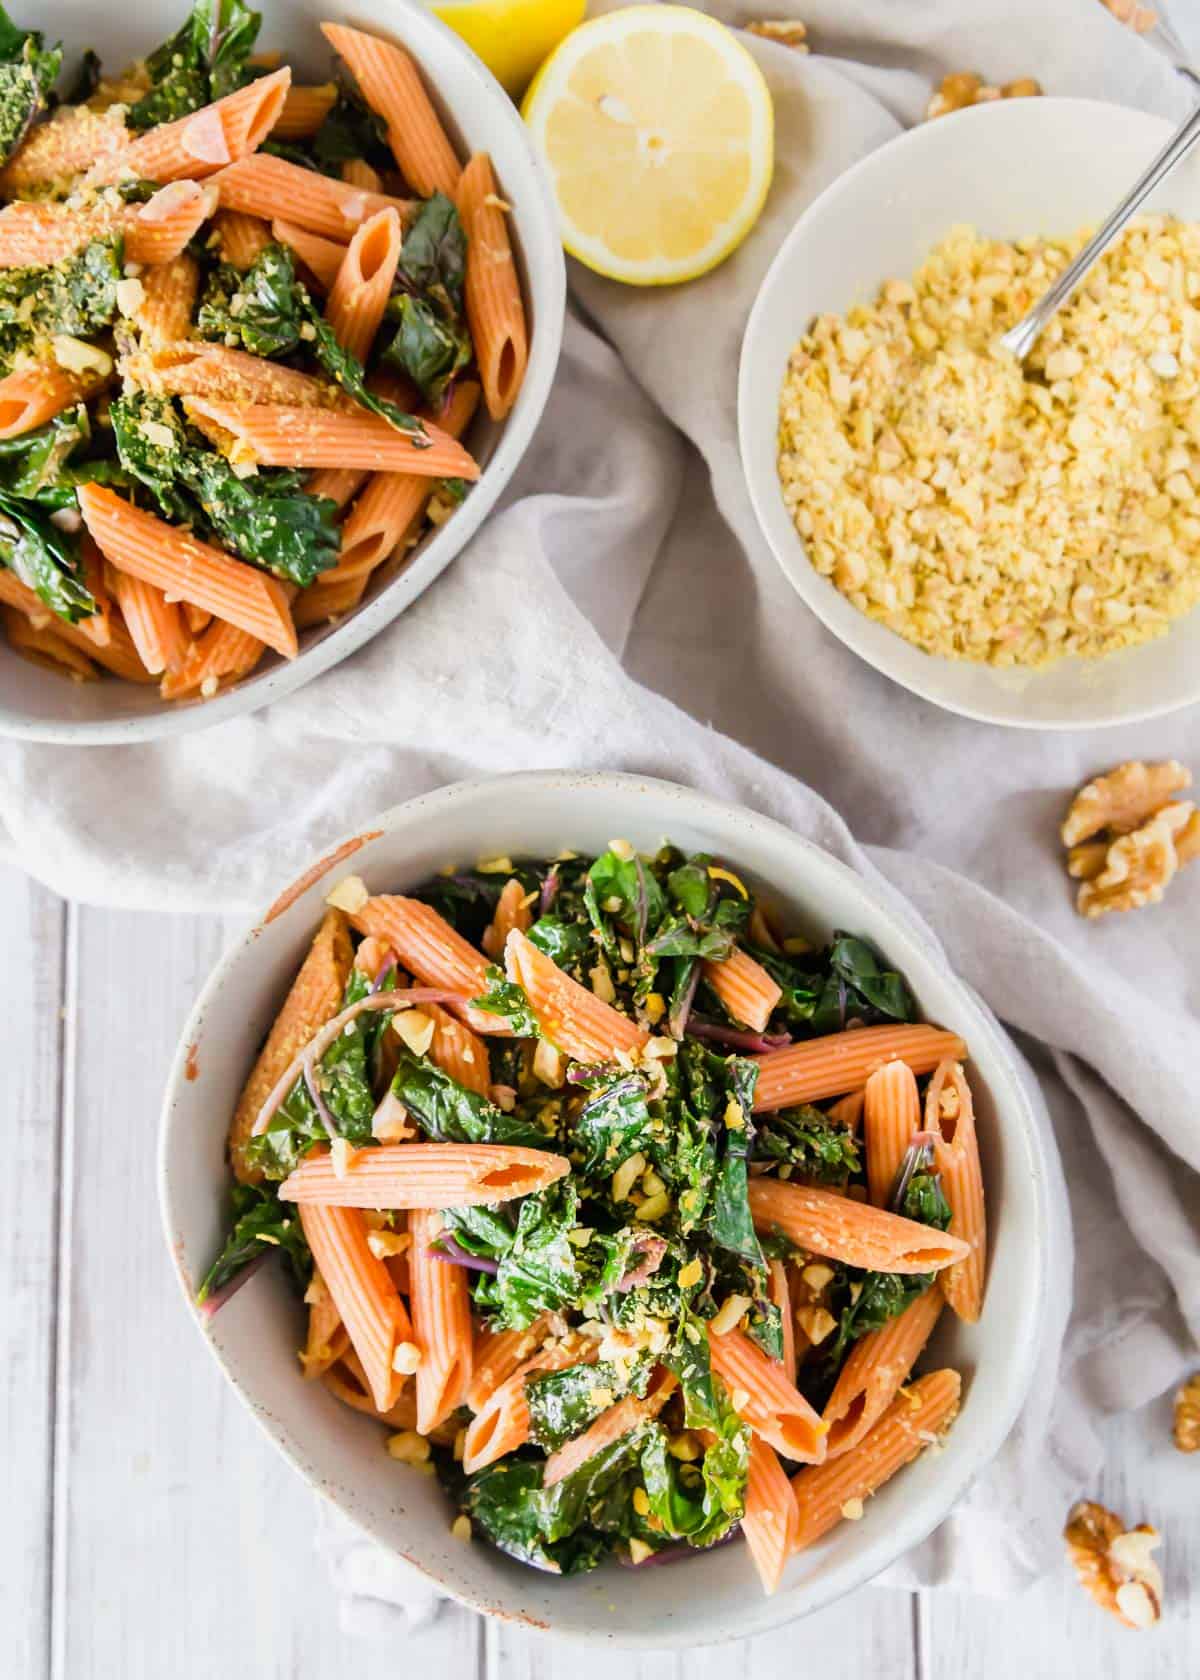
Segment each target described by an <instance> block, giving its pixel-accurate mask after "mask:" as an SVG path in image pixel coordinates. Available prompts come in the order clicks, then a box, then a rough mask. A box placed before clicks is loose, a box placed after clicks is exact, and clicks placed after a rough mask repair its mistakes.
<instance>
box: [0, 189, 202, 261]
mask: <svg viewBox="0 0 1200 1680" xmlns="http://www.w3.org/2000/svg"><path fill="white" fill-rule="evenodd" d="M216 205H217V201H216V197H215V194H214V192H213V189H212V188H211V187H206V186H201V185H200V184H199V182H196V181H174V182H172V183H171V185H170V186H167V187H163V188H162V190H161V191H160V192H156V193H155V195H154V197H153V198H150V199H147V201H146V203H145V204H139V205H137V206H136V207H133V208H131V209H128V210H126V211H125V212H124V214H123V216H122V218H121V223H120V225H121V226H122V228H123V231H124V234H125V260H126V262H140V263H164V262H170V260H171V258H172V257H177V256H178V255H179V253H180V252H181V251H182V250H183V249H184V247H185V246H186V245H187V244H188V242H189V241H190V240H191V239H192V238H193V237H194V236H195V235H196V234H198V233H199V232H200V229H201V228H202V227H203V226H204V224H205V222H207V221H208V219H209V217H210V216H211V215H212V213H213V211H214V210H215V209H216ZM2 215H3V212H0V217H2ZM89 237H90V236H89ZM2 245H3V241H2V239H0V249H2ZM42 260H43V261H45V260H46V259H45V258H43V259H42Z"/></svg>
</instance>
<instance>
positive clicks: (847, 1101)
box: [825, 1091, 866, 1132]
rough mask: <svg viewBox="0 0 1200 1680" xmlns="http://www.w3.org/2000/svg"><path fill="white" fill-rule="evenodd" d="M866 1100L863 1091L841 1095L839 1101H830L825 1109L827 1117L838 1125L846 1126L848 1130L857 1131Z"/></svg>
mask: <svg viewBox="0 0 1200 1680" xmlns="http://www.w3.org/2000/svg"><path fill="white" fill-rule="evenodd" d="M865 1101H866V1095H865V1093H864V1092H863V1091H851V1092H849V1093H848V1094H847V1095H846V1096H844V1097H839V1098H838V1100H837V1102H835V1103H830V1105H829V1107H828V1108H827V1109H826V1110H825V1114H826V1117H827V1118H828V1119H830V1120H832V1121H833V1123H834V1124H835V1125H837V1126H845V1128H846V1130H847V1131H848V1132H857V1130H858V1123H859V1121H860V1120H861V1119H862V1112H863V1104H864V1103H865Z"/></svg>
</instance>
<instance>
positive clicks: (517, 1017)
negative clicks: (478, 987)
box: [471, 968, 542, 1038]
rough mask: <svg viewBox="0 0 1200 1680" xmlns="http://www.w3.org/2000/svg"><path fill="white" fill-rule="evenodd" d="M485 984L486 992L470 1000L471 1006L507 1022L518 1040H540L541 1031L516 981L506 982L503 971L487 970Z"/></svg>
mask: <svg viewBox="0 0 1200 1680" xmlns="http://www.w3.org/2000/svg"><path fill="white" fill-rule="evenodd" d="M487 983H488V987H487V991H486V992H484V993H482V994H481V996H479V997H477V998H472V999H471V1003H472V1005H473V1006H474V1007H475V1008H476V1009H484V1010H486V1011H487V1013H488V1014H489V1015H498V1016H499V1017H500V1019H501V1020H504V1021H507V1022H508V1024H509V1026H510V1027H511V1028H512V1030H513V1032H514V1033H516V1035H517V1037H518V1038H540V1037H541V1033H542V1029H541V1028H540V1027H539V1026H538V1024H537V1017H536V1016H535V1015H534V1013H533V1009H532V1007H531V1006H530V1002H529V999H528V998H527V997H526V996H525V993H524V990H523V989H522V988H521V987H520V986H518V985H517V983H516V981H515V980H506V979H505V977H504V971H503V969H499V968H489V969H488V971H487Z"/></svg>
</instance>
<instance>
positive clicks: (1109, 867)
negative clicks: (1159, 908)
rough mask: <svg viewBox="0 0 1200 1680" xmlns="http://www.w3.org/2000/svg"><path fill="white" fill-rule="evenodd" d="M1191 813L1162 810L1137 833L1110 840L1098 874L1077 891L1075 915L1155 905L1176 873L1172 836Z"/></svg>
mask: <svg viewBox="0 0 1200 1680" xmlns="http://www.w3.org/2000/svg"><path fill="white" fill-rule="evenodd" d="M1194 809H1195V807H1194V806H1193V805H1190V804H1186V803H1183V804H1173V805H1164V806H1163V808H1162V810H1161V811H1159V813H1158V814H1157V816H1153V817H1151V818H1150V821H1149V822H1147V823H1143V824H1142V826H1141V828H1135V829H1134V830H1133V833H1132V834H1123V835H1122V836H1121V838H1120V839H1119V840H1114V841H1113V843H1112V845H1111V846H1110V847H1109V848H1108V856H1107V858H1106V859H1105V863H1104V868H1103V869H1102V870H1101V872H1100V874H1099V875H1097V876H1096V877H1095V878H1094V879H1093V880H1090V881H1084V882H1083V884H1082V886H1081V887H1080V889H1079V893H1078V896H1077V898H1076V901H1075V902H1076V905H1077V907H1078V909H1079V913H1080V915H1081V916H1088V917H1096V916H1106V915H1108V914H1109V913H1110V911H1113V910H1141V909H1143V908H1144V907H1145V906H1146V905H1147V904H1157V903H1158V902H1159V900H1160V899H1161V898H1162V895H1163V894H1164V893H1165V892H1166V890H1167V888H1168V887H1169V886H1170V884H1171V882H1172V881H1173V880H1174V879H1175V872H1176V870H1177V869H1178V868H1179V859H1178V857H1177V856H1176V853H1175V836H1176V834H1177V833H1178V832H1179V831H1180V829H1182V828H1183V827H1184V826H1185V825H1186V824H1187V823H1188V821H1189V820H1190V818H1191V816H1192V813H1193V811H1194Z"/></svg>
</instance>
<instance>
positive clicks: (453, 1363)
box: [408, 1210, 474, 1435]
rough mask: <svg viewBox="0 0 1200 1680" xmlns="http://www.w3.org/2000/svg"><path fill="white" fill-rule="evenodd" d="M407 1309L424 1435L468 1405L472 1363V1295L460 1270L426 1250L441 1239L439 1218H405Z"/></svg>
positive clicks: (425, 1214)
mask: <svg viewBox="0 0 1200 1680" xmlns="http://www.w3.org/2000/svg"><path fill="white" fill-rule="evenodd" d="M408 1229H409V1232H410V1233H411V1235H412V1246H411V1247H410V1249H409V1250H408V1276H409V1287H410V1290H411V1293H410V1296H409V1306H410V1308H411V1311H412V1321H413V1338H414V1340H415V1342H416V1344H417V1347H418V1348H419V1349H420V1355H421V1362H420V1364H419V1365H418V1366H417V1383H416V1386H417V1430H418V1432H419V1433H420V1434H422V1435H428V1434H429V1432H430V1431H431V1430H433V1429H436V1428H437V1426H438V1424H439V1423H444V1422H445V1420H446V1418H448V1417H449V1416H450V1414H451V1412H455V1411H457V1410H458V1408H459V1407H460V1406H461V1405H463V1404H464V1403H465V1401H466V1396H467V1389H468V1387H469V1386H470V1382H471V1370H472V1365H473V1362H474V1335H473V1332H472V1329H471V1289H470V1280H469V1278H468V1276H467V1273H466V1272H465V1271H464V1270H463V1269H462V1267H461V1266H448V1265H446V1263H445V1262H444V1261H442V1260H436V1259H434V1257H433V1255H432V1254H431V1253H430V1244H431V1243H433V1242H434V1241H435V1240H436V1238H437V1237H438V1236H439V1235H440V1233H441V1230H442V1217H441V1214H440V1213H436V1212H432V1211H428V1210H421V1211H414V1212H412V1213H410V1214H409V1218H408Z"/></svg>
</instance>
